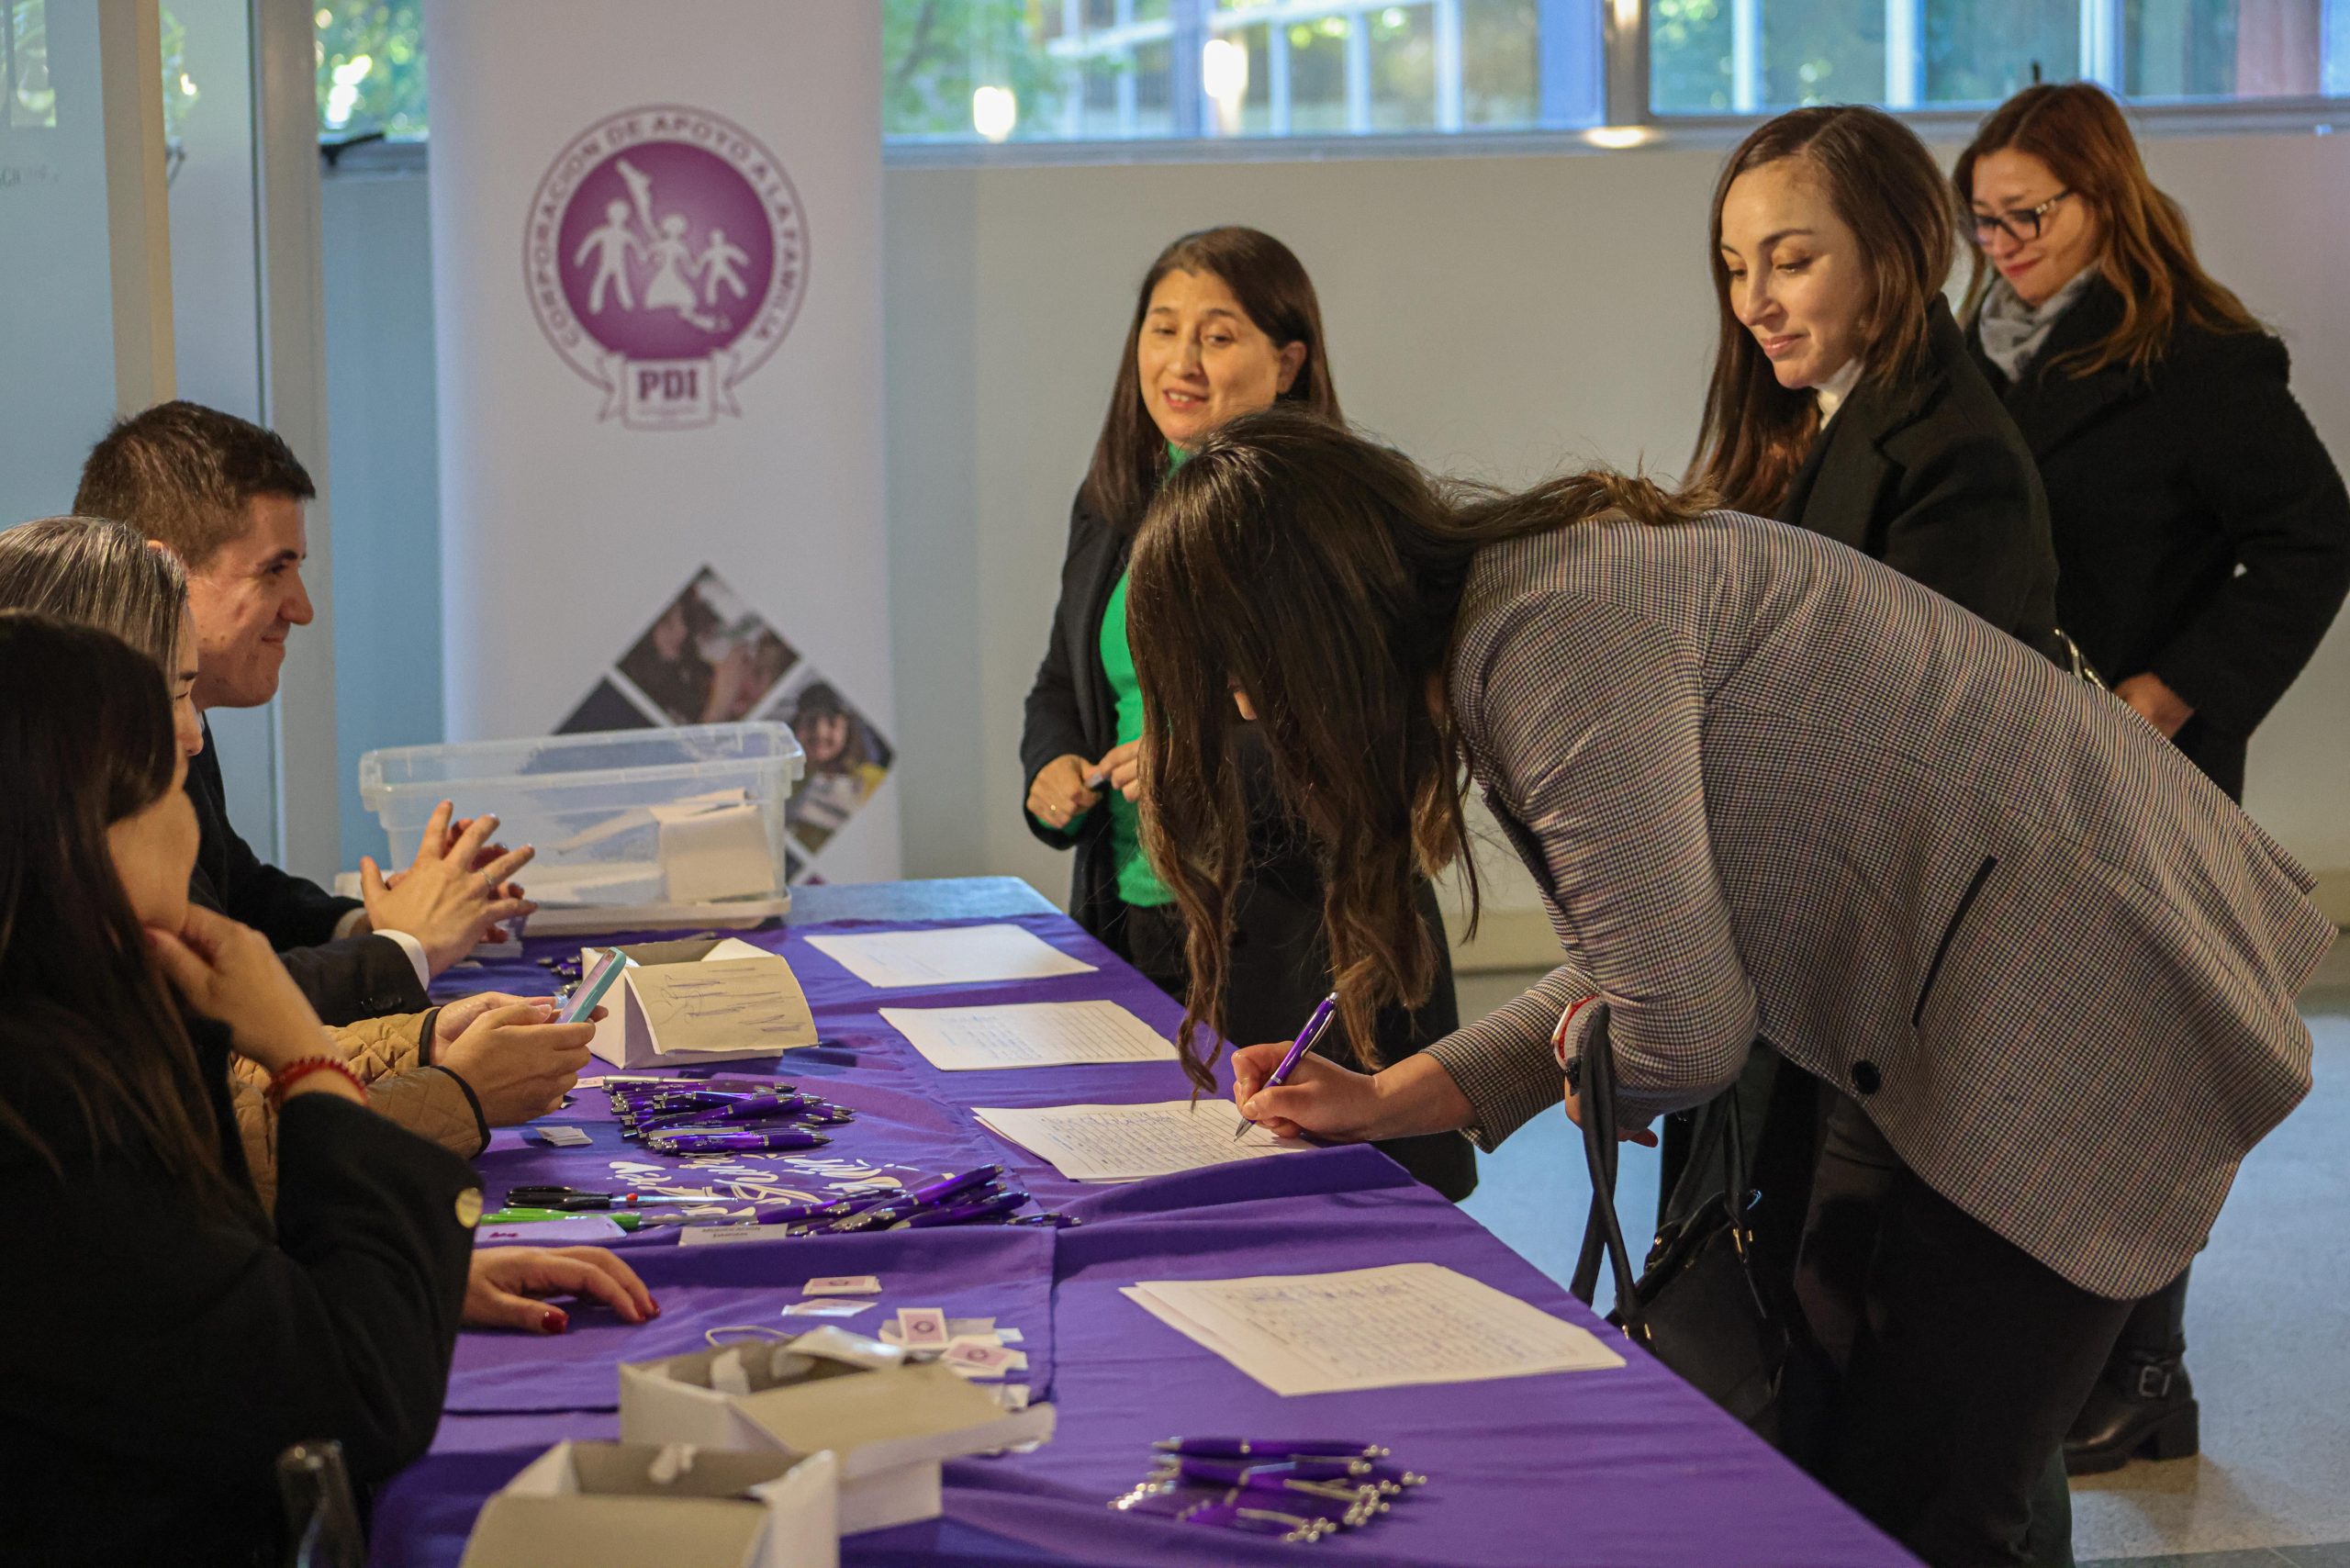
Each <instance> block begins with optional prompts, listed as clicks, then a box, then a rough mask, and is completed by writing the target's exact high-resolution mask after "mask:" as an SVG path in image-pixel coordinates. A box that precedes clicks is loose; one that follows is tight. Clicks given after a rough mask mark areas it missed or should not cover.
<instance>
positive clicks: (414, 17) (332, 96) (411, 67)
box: [317, 0, 424, 140]
mask: <svg viewBox="0 0 2350 1568" xmlns="http://www.w3.org/2000/svg"><path fill="white" fill-rule="evenodd" d="M317 8H318V17H317V20H318V24H319V131H320V133H321V134H322V135H326V136H329V137H332V138H335V139H336V140H341V138H344V137H347V136H359V135H364V134H365V133H366V132H368V131H374V130H380V131H382V132H383V133H384V134H385V135H386V136H396V137H412V136H422V135H423V134H424V16H423V9H424V8H423V6H422V3H421V0H390V3H389V4H386V0H317Z"/></svg>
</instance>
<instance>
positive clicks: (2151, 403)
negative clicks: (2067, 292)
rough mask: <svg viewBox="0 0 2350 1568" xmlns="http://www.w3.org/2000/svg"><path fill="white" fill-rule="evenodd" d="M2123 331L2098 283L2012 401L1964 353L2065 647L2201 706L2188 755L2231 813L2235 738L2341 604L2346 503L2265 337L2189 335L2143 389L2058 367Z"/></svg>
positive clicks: (2186, 735) (1974, 343)
mask: <svg viewBox="0 0 2350 1568" xmlns="http://www.w3.org/2000/svg"><path fill="white" fill-rule="evenodd" d="M2121 313H2122V304H2121V296H2120V295H2119V294H2117V293H2115V292H2114V290H2113V289H2112V287H2111V286H2109V285H2108V284H2107V283H2106V282H2105V281H2104V280H2103V279H2102V278H2099V279H2098V280H2096V281H2095V282H2092V283H2091V284H2090V285H2089V286H2087V289H2085V290H2084V291H2083V292H2082V295H2081V297H2080V298H2079V299H2078V300H2076V301H2075V302H2074V304H2073V307H2072V308H2070V309H2068V310H2066V311H2065V314H2064V315H2063V316H2062V317H2060V318H2058V319H2057V322H2056V325H2055V326H2054V327H2053V329H2052V330H2050V332H2049V335H2048V341H2047V342H2045V343H2044V344H2043V345H2042V348H2041V350H2040V353H2039V354H2038V355H2037V356H2035V358H2034V359H2033V360H2032V362H2031V364H2027V365H2025V366H2024V367H2023V373H2022V375H2020V377H2018V378H2017V380H2015V381H2014V382H2012V383H2010V382H2009V379H2008V377H2007V375H2006V374H2005V373H2004V372H2002V371H2001V370H2000V369H1999V368H1998V367H1997V365H1995V364H1992V363H1991V362H1990V360H1989V359H1988V358H1987V357H1984V356H1983V355H1982V347H1981V337H1980V334H1979V331H1976V332H1971V333H1970V337H1969V342H1970V346H1971V347H1972V348H1973V349H1974V351H1975V354H1976V356H1977V359H1978V363H1979V364H1981V365H1982V367H1983V369H1984V371H1985V374H1986V375H1987V376H1988V377H1989V379H1990V382H1991V384H1992V386H1995V387H1997V389H1998V390H1999V393H2000V396H2001V398H2002V399H2003V400H2004V401H2005V403H2006V405H2007V409H2008V411H2009V413H2010V414H2012V415H2013V416H2014V417H2015V421H2016V423H2017V425H2018V426H2019V427H2020V428H2021V430H2022V431H2023V434H2024V439H2025V440H2026V441H2028V442H2030V443H2031V452H2032V455H2033V456H2034V457H2035V458H2037V459H2038V460H2039V464H2040V476H2041V480H2042V483H2043V484H2045V485H2046V486H2047V488H2048V505H2049V513H2050V517H2051V519H2052V521H2053V523H2054V526H2055V540H2056V558H2057V561H2058V564H2059V565H2060V566H2062V567H2063V569H2064V575H2063V577H2062V578H2061V579H2060V581H2059V585H2058V588H2057V609H2058V610H2059V611H2060V613H2061V616H2062V619H2063V622H2064V626H2065V631H2067V632H2069V633H2072V635H2073V637H2074V639H2075V640H2076V641H2077V642H2078V643H2079V644H2080V645H2081V650H2082V652H2084V653H2085V654H2087V655H2088V657H2089V661H2090V662H2091V663H2092V664H2094V665H2096V666H2097V667H2098V671H2099V672H2100V673H2101V674H2103V675H2104V677H2105V678H2106V679H2107V680H2108V681H2109V682H2111V683H2113V684H2116V685H2119V684H2120V683H2121V682H2122V681H2124V680H2127V679H2128V678H2130V677H2132V676H2133V675H2138V674H2142V673H2143V672H2145V671H2148V670H2151V671H2153V672H2154V674H2155V675H2156V676H2158V677H2160V678H2162V681H2163V683H2164V684H2165V685H2166V686H2168V687H2169V688H2170V689H2172V690H2174V691H2176V692H2177V693H2178V694H2179V696H2180V697H2181V698H2182V699H2184V700H2186V701H2187V702H2188V704H2189V705H2190V706H2191V707H2193V708H2194V710H2195V716H2194V717H2193V718H2191V719H2189V720H2188V722H2187V723H2186V724H2185V725H2184V726H2183V727H2182V728H2181V729H2180V730H2179V732H2178V734H2177V737H2176V738H2177V742H2178V745H2179V749H2180V750H2182V751H2184V752H2186V753H2187V755H2188V757H2190V758H2191V759H2193V761H2194V763H2195V765H2196V766H2197V767H2200V768H2201V769H2202V770H2203V771H2204V772H2205V773H2207V774H2209V775H2210V778H2211V780H2212V781H2213V782H2214V783H2216V784H2218V785H2219V786H2220V787H2221V789H2223V790H2227V791H2228V792H2229V793H2230V794H2231V795H2236V796H2241V795H2242V794H2243V790H2244V742H2245V739H2246V738H2247V737H2248V736H2250V735H2251V734H2252V732H2253V729H2254V728H2255V726H2256V725H2257V724H2258V723H2259V722H2260V721H2261V720H2262V719H2264V718H2266V717H2267V715H2268V711H2269V709H2271V708H2273V707H2275V706H2276V704H2277V699H2278V698H2280V697H2282V696H2283V695H2284V694H2285V689H2286V688H2288V687H2289V686H2290V685H2292V684H2293V680H2294V678H2295V677H2297V676H2298V675H2300V672H2301V666H2304V665H2306V664H2308V663H2309V660H2310V655H2311V654H2312V653H2314V652H2316V650H2317V645H2318V642H2319V640H2320V639H2321V638H2322V637H2323V636H2324V635H2325V630H2326V627H2327V626H2328V625H2329V624H2331V623H2332V622H2333V616H2334V612H2335V611H2336V610H2339V609H2340V608H2341V606H2342V600H2343V595H2344V590H2345V589H2350V494H2345V492H2344V488H2343V484H2342V476H2341V474H2340V473H2339V472H2338V471H2337V470H2336V469H2335V467H2334V465H2333V459H2332V458H2331V457H2329V456H2327V454H2326V451H2325V446H2324V443H2323V442H2321V441H2319V439H2318V435H2317V431H2315V430H2313V429H2311V425H2310V421H2309V418H2308V416H2307V415H2305V414H2303V413H2302V412H2301V408H2300V404H2299V403H2297V402H2295V401H2294V399H2293V394H2292V391H2291V389H2290V387H2289V385H2288V379H2289V375H2290V369H2291V366H2290V361H2289V359H2288V355H2287V354H2286V352H2285V345H2284V344H2283V343H2281V342H2277V340H2276V339H2275V338H2273V337H2270V336H2268V335H2267V334H2266V333H2257V332H2235V333H2220V332H2210V331H2206V330H2203V329H2201V328H2199V327H2193V326H2181V327H2180V328H2178V329H2177V331H2176V332H2175V333H2174V334H2173V335H2172V338H2171V342H2170V347H2169V350H2168V352H2167V353H2165V354H2164V355H2163V357H2162V358H2161V359H2159V360H2157V361H2156V362H2155V363H2154V365H2153V366H2152V367H2151V368H2150V369H2148V370H2145V371H2133V370H2131V369H2129V368H2127V367H2126V366H2119V365H2117V366H2112V367H2109V368H2108V369H2105V370H2101V371H2098V373H2096V374H2095V375H2086V376H2074V375H2068V374H2066V372H2065V370H2064V369H2063V368H2062V367H2061V366H2057V365H2055V364H2054V362H2055V361H2057V360H2058V359H2060V358H2062V357H2063V356H2064V355H2065V354H2068V353H2074V352H2076V351H2078V350H2080V349H2083V348H2086V347H2087V346H2089V345H2090V344H2093V343H2096V342H2099V341H2100V340H2102V339H2103V338H2105V337H2106V336H2107V335H2108V334H2109V333H2110V332H2112V331H2113V330H2114V329H2115V328H2117V327H2118V326H2120V324H2121Z"/></svg>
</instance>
